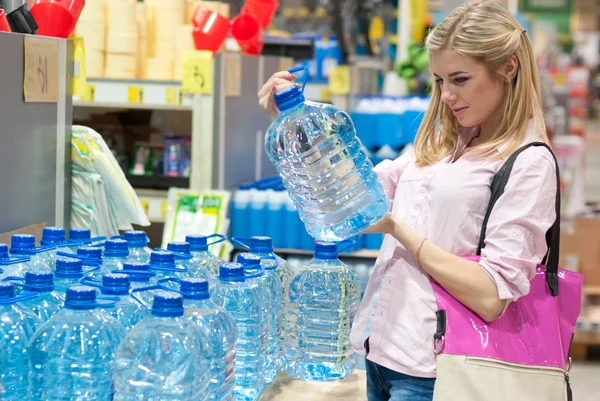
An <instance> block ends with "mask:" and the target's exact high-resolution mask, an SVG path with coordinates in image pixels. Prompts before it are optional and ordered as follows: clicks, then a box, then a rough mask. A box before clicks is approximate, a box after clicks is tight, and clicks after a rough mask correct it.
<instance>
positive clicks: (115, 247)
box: [104, 239, 129, 258]
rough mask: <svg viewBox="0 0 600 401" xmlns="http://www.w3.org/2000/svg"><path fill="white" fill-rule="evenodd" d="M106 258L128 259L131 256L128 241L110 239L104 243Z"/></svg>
mask: <svg viewBox="0 0 600 401" xmlns="http://www.w3.org/2000/svg"><path fill="white" fill-rule="evenodd" d="M104 256H112V257H117V258H126V257H127V256H129V247H128V245H127V241H125V240H123V239H110V240H108V241H106V242H105V243H104Z"/></svg>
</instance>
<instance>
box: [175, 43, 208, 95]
mask: <svg viewBox="0 0 600 401" xmlns="http://www.w3.org/2000/svg"><path fill="white" fill-rule="evenodd" d="M212 56H213V54H212V52H210V51H206V50H204V51H203V50H195V51H186V52H184V53H183V62H182V67H183V79H182V82H181V88H182V90H183V91H184V92H187V93H201V94H203V95H210V94H211V93H212V80H213V77H212V75H213V74H212V70H213V60H212Z"/></svg>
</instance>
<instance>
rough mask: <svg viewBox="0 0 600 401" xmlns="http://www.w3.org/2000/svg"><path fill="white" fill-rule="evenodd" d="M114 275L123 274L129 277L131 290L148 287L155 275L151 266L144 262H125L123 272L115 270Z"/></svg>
mask: <svg viewBox="0 0 600 401" xmlns="http://www.w3.org/2000/svg"><path fill="white" fill-rule="evenodd" d="M112 273H122V274H127V275H128V276H129V282H130V283H131V288H133V289H135V288H140V287H148V286H149V285H150V279H151V278H152V277H154V273H151V272H150V265H149V264H148V263H144V262H125V263H123V269H122V270H113V271H112Z"/></svg>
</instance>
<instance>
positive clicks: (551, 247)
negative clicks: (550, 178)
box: [477, 142, 560, 296]
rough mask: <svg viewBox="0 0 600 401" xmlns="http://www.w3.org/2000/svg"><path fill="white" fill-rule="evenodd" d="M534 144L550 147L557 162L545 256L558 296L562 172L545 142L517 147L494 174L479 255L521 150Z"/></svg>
mask: <svg viewBox="0 0 600 401" xmlns="http://www.w3.org/2000/svg"><path fill="white" fill-rule="evenodd" d="M532 146H543V147H545V148H546V149H548V150H549V151H550V154H552V157H553V158H554V162H555V163H556V202H555V208H556V220H555V222H554V224H553V225H552V227H550V229H549V230H548V232H547V233H546V245H547V246H548V252H547V253H546V256H545V258H544V264H545V265H546V281H547V282H548V287H549V288H550V292H551V293H552V295H553V296H557V295H558V255H559V247H560V174H559V170H558V162H557V161H556V156H555V155H554V152H552V149H550V147H549V146H548V145H546V144H545V143H543V142H532V143H530V144H527V145H525V146H523V147H521V148H519V149H517V150H516V151H515V152H514V153H513V154H512V155H511V156H510V157H509V158H508V160H507V161H506V162H505V163H504V165H503V166H502V167H501V168H500V170H498V172H497V173H496V175H495V176H494V179H493V180H492V186H491V192H492V195H491V197H490V203H489V205H488V209H487V212H486V214H485V218H484V219H483V224H482V226H481V234H480V235H479V246H478V247H477V255H481V250H482V249H483V248H484V247H485V234H486V231H487V224H488V221H489V219H490V215H491V214H492V209H493V208H494V205H495V204H496V202H497V201H498V199H499V198H500V197H501V196H502V194H503V193H504V188H505V187H506V183H507V182H508V178H509V177H510V172H511V170H512V167H513V165H514V164H515V160H516V159H517V156H519V154H521V152H523V151H524V150H525V149H528V148H530V147H532ZM540 189H541V188H540Z"/></svg>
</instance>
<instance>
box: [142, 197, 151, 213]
mask: <svg viewBox="0 0 600 401" xmlns="http://www.w3.org/2000/svg"><path fill="white" fill-rule="evenodd" d="M140 204H141V205H142V209H144V213H146V216H148V211H149V210H150V202H149V201H148V199H140Z"/></svg>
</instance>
